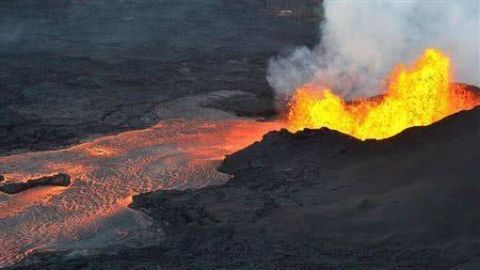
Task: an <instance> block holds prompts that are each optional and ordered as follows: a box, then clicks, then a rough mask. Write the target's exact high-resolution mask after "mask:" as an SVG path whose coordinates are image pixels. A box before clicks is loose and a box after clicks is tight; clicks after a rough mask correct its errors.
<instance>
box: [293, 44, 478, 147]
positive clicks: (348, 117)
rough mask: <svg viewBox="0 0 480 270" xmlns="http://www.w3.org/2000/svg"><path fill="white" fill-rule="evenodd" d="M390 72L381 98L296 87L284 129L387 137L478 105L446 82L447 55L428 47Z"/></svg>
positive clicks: (472, 96) (466, 92)
mask: <svg viewBox="0 0 480 270" xmlns="http://www.w3.org/2000/svg"><path fill="white" fill-rule="evenodd" d="M390 76H391V77H390V84H389V86H388V88H387V91H386V92H385V93H384V94H383V95H382V96H377V97H374V98H369V99H360V100H355V101H349V102H346V101H344V100H343V99H342V98H341V97H339V96H337V95H335V94H334V93H333V92H332V91H331V90H329V89H326V88H318V87H315V86H312V85H308V84H307V85H304V86H302V87H300V88H298V89H297V90H296V91H295V93H294V95H293V96H292V98H291V100H290V103H289V111H288V116H287V117H288V118H287V122H288V129H289V130H290V131H292V132H296V131H299V130H302V129H304V128H312V129H316V128H322V127H327V128H329V129H333V130H337V131H340V132H342V133H345V134H348V135H351V136H353V137H356V138H358V139H361V140H365V139H385V138H388V137H391V136H393V135H395V134H398V133H400V132H401V131H403V130H404V129H406V128H409V127H413V126H426V125H429V124H432V123H434V122H436V121H438V120H440V119H442V118H444V117H446V116H448V115H451V114H453V113H456V112H459V111H462V110H468V109H472V108H473V107H475V106H477V105H479V104H480V98H479V96H478V94H477V93H474V92H472V91H469V90H467V89H464V87H462V86H460V85H451V84H450V82H451V81H452V75H451V73H450V59H449V58H448V57H447V56H446V55H444V54H443V53H442V52H440V51H439V50H437V49H426V50H425V51H424V53H423V54H422V55H421V56H420V57H419V58H418V59H417V60H416V62H415V63H414V64H413V65H412V66H411V67H405V66H404V65H397V66H396V67H395V68H394V69H393V72H392V73H391V75H390Z"/></svg>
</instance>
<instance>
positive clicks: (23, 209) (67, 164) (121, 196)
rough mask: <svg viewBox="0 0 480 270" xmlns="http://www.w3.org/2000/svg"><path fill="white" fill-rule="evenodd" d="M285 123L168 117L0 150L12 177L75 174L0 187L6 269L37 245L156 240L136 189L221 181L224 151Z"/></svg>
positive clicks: (0, 165) (2, 165)
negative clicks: (24, 186) (135, 204)
mask: <svg viewBox="0 0 480 270" xmlns="http://www.w3.org/2000/svg"><path fill="white" fill-rule="evenodd" d="M279 125H280V124H278V123H274V122H256V121H252V120H247V119H236V120H222V121H218V122H211V121H204V120H198V121H197V120H188V121H183V120H178V121H163V122H160V123H158V124H157V125H155V126H153V127H151V128H148V129H144V130H137V131H129V132H124V133H121V134H118V135H113V136H106V137H102V138H98V139H96V140H94V141H91V142H88V143H83V144H79V145H75V146H72V147H70V148H67V149H62V150H55V151H45V152H32V153H25V154H18V155H11V156H5V157H0V171H1V172H2V173H3V174H4V175H5V177H6V182H23V181H26V180H27V179H31V178H35V177H39V176H44V175H51V174H55V173H59V172H64V173H67V174H69V175H70V176H71V177H72V179H73V182H72V184H71V185H70V186H69V187H43V188H36V189H32V190H28V191H25V192H22V193H20V194H17V195H13V196H9V195H5V194H2V193H0V247H1V252H0V268H1V267H4V266H8V265H11V264H13V263H15V262H17V261H19V260H21V259H22V258H24V257H25V256H26V255H28V254H30V253H32V252H34V251H37V250H46V249H52V248H54V249H57V248H58V249H64V248H65V249H68V248H72V247H75V248H97V247H102V246H103V245H107V244H112V243H114V242H115V243H117V242H119V241H121V242H125V241H130V240H131V239H132V240H131V241H132V242H133V243H148V241H152V240H151V239H155V237H151V236H150V235H148V233H150V232H148V230H147V229H146V228H145V227H147V226H148V224H147V222H148V220H146V218H145V217H143V216H142V215H140V214H139V213H138V212H135V211H131V210H129V209H128V208H127V205H128V204H129V203H130V202H131V198H132V196H133V195H136V194H139V193H144V192H148V191H154V190H158V189H185V188H200V187H203V186H207V185H212V184H218V183H222V182H224V181H226V180H227V179H228V176H227V175H225V174H222V173H219V172H218V171H217V170H216V167H217V166H218V165H219V163H220V162H221V160H222V159H223V157H224V156H225V155H227V154H231V153H233V152H235V151H237V150H240V149H242V148H244V147H246V146H248V145H249V144H251V143H253V142H254V141H256V140H259V139H261V137H262V135H263V134H265V133H266V132H268V131H270V130H274V129H277V128H279V127H280V126H279ZM142 235H143V237H142ZM138 239H142V240H141V241H140V240H138ZM135 245H137V244H135Z"/></svg>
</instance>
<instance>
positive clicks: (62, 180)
mask: <svg viewBox="0 0 480 270" xmlns="http://www.w3.org/2000/svg"><path fill="white" fill-rule="evenodd" d="M69 185H70V176H69V175H68V174H65V173H59V174H55V175H51V176H44V177H40V178H36V179H30V180H28V181H27V182H20V183H6V184H3V185H2V186H0V192H3V193H6V194H17V193H20V192H23V191H26V190H29V189H31V188H35V187H43V186H62V187H66V186H69Z"/></svg>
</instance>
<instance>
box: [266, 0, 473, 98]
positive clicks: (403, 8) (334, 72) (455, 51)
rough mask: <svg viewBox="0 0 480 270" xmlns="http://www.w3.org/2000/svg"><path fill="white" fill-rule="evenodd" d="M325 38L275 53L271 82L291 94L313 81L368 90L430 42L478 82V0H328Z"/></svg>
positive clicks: (463, 78) (348, 91)
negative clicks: (310, 46) (284, 54)
mask: <svg viewBox="0 0 480 270" xmlns="http://www.w3.org/2000/svg"><path fill="white" fill-rule="evenodd" d="M323 8H324V14H325V15H324V18H325V20H324V22H323V23H322V24H321V25H320V29H321V30H320V31H321V42H320V44H318V45H317V46H316V47H314V48H313V49H310V48H307V47H300V48H297V49H295V50H294V51H293V52H291V53H290V54H289V55H286V56H279V57H276V58H274V59H271V60H270V62H269V67H268V74H267V80H268V82H269V83H270V85H271V86H272V87H273V88H274V89H275V91H276V93H277V94H280V95H282V96H285V95H288V94H289V93H290V92H291V91H293V90H294V89H295V88H296V87H298V86H300V85H302V84H304V83H306V82H311V83H314V84H316V85H318V86H325V87H329V88H331V89H333V90H334V91H335V92H336V93H337V94H340V95H342V96H344V97H347V98H349V97H356V96H370V95H374V94H378V93H379V91H381V89H382V87H381V86H382V80H383V79H384V78H385V76H386V75H388V72H389V71H390V70H391V68H392V67H393V66H394V65H395V64H397V63H409V62H411V61H412V60H413V59H415V57H416V56H418V55H420V54H421V53H422V51H423V49H424V48H426V47H435V48H439V49H441V50H442V51H444V52H446V53H447V54H448V55H449V56H450V57H451V58H452V62H453V64H454V65H455V66H454V67H453V68H454V71H455V74H456V80H457V81H459V82H464V83H469V84H473V85H477V86H478V85H479V84H480V47H479V46H480V2H478V1H450V2H447V1H420V0H417V1H338V0H337V1H333V0H331V1H328V0H327V1H324V3H323Z"/></svg>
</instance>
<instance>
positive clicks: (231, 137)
mask: <svg viewBox="0 0 480 270" xmlns="http://www.w3.org/2000/svg"><path fill="white" fill-rule="evenodd" d="M449 66H450V60H449V59H448V58H447V57H446V56H444V55H442V54H441V53H440V52H439V51H435V50H427V51H426V52H425V53H424V55H423V56H421V57H420V58H419V60H418V61H417V62H416V63H415V64H414V65H413V66H412V67H411V68H410V69H405V68H402V67H400V68H397V70H396V72H394V77H393V79H392V80H391V81H392V82H393V83H392V84H391V85H390V87H389V89H387V91H386V92H385V93H384V95H383V97H382V98H381V99H378V98H376V99H363V100H359V101H355V102H350V103H346V102H344V101H343V100H342V99H341V98H340V97H337V96H335V95H333V94H332V93H331V92H329V90H326V89H311V87H309V86H305V87H301V88H299V89H298V90H297V92H296V93H295V94H294V96H293V98H292V102H291V104H290V108H289V109H290V111H289V113H288V116H287V120H288V121H287V122H257V121H254V120H250V119H240V118H232V116H231V115H230V116H225V114H224V116H222V117H219V118H217V119H216V120H198V119H210V118H208V117H207V118H198V115H199V114H200V113H203V114H204V115H208V116H211V115H212V114H215V115H217V114H220V115H221V113H219V111H215V110H211V109H206V108H204V107H202V106H200V107H198V104H197V105H194V103H195V98H194V99H193V101H194V102H192V100H190V101H189V102H187V103H175V102H174V103H173V104H170V105H172V106H170V110H172V113H173V115H176V116H178V115H188V114H189V113H190V115H194V117H193V119H197V120H192V119H190V120H187V119H188V117H187V118H185V120H165V121H162V122H160V123H158V124H157V125H155V126H153V127H151V128H148V129H144V130H138V131H130V132H125V133H121V134H119V135H112V136H107V137H102V138H99V139H96V140H93V141H90V142H87V143H83V144H79V145H76V146H73V147H70V148H67V149H63V150H56V151H46V152H33V153H26V154H19V155H11V156H5V157H0V164H1V166H0V171H1V172H2V173H3V174H4V175H5V177H6V182H21V181H27V180H28V179H32V178H36V177H40V176H44V175H50V174H55V173H60V172H64V173H67V174H69V175H70V176H71V177H72V179H73V182H72V184H71V185H70V186H69V187H43V188H36V189H31V190H28V191H25V192H22V193H20V194H17V195H12V196H9V195H5V194H1V195H0V247H1V253H0V267H1V266H6V265H10V264H12V263H15V262H17V261H19V260H21V259H22V258H24V257H25V256H26V255H28V254H29V253H31V252H33V251H36V250H49V249H75V250H84V249H89V250H92V249H95V248H101V247H105V246H107V245H109V244H125V245H133V246H142V245H143V246H145V245H148V244H149V241H152V240H151V239H161V234H162V231H161V230H160V229H154V230H152V228H151V227H152V226H151V224H152V222H150V220H149V218H148V217H147V216H145V215H143V214H141V213H139V212H137V211H134V210H131V209H129V208H128V207H127V206H128V204H129V203H130V202H131V198H132V196H133V195H136V194H139V193H144V192H149V191H154V190H159V189H187V188H200V187H204V186H207V185H213V184H220V183H223V182H225V181H226V180H227V179H228V176H227V175H225V174H222V173H219V172H217V171H216V168H217V166H218V165H219V164H220V162H221V161H222V159H223V158H224V156H225V155H228V154H231V153H233V152H235V151H237V150H240V149H242V148H244V147H246V146H248V145H250V144H251V143H253V142H255V141H257V140H260V139H261V137H262V136H263V134H265V133H267V132H269V131H272V130H276V129H280V128H282V127H288V128H289V129H290V130H291V131H293V132H295V131H298V130H302V129H303V128H305V127H310V128H321V127H328V128H331V129H335V130H339V131H341V132H343V133H346V134H350V135H351V136H354V137H357V138H359V139H366V138H375V139H383V138H387V137H390V136H393V135H395V134H397V133H399V132H401V131H402V130H404V129H405V128H408V127H411V126H424V125H429V124H431V123H433V122H435V121H438V120H440V119H442V118H444V117H446V116H448V115H450V114H453V113H455V112H458V111H461V110H466V109H471V108H473V107H475V106H477V105H479V104H480V97H479V96H478V94H477V93H474V92H470V91H468V90H466V89H463V87H460V88H459V86H457V87H451V84H450V82H452V78H451V74H450V70H449ZM187 100H188V98H187ZM197 101H198V100H197ZM200 101H202V99H201V98H200ZM197 103H198V102H197ZM192 104H193V105H192ZM182 106H183V107H182ZM195 106H197V107H196V109H193V110H192V108H193V107H195ZM164 107H168V106H164ZM189 110H190V111H189ZM163 119H165V118H163ZM152 234H160V235H159V236H160V237H153V235H152Z"/></svg>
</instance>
